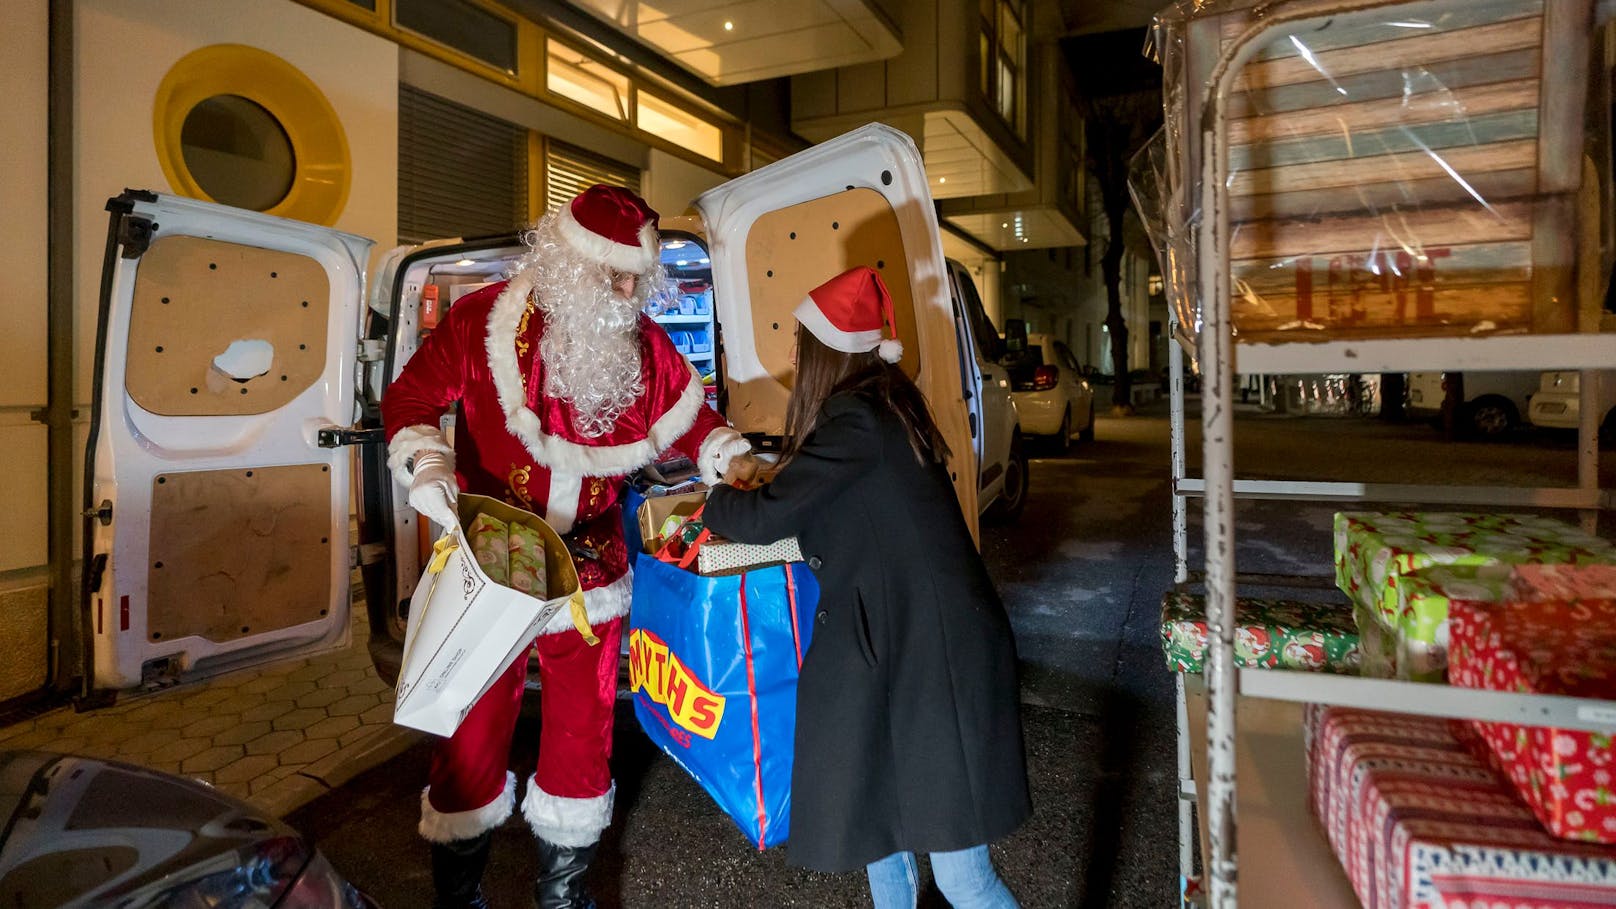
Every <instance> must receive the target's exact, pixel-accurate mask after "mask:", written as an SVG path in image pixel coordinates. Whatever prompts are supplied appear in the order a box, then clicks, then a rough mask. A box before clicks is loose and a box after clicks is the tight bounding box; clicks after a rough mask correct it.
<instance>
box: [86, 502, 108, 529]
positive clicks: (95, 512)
mask: <svg viewBox="0 0 1616 909" xmlns="http://www.w3.org/2000/svg"><path fill="white" fill-rule="evenodd" d="M84 517H86V518H95V519H96V520H97V521H100V522H101V526H102V527H107V526H110V525H111V524H112V500H111V499H102V500H101V505H100V507H98V508H91V509H88V510H86V511H85V512H84Z"/></svg>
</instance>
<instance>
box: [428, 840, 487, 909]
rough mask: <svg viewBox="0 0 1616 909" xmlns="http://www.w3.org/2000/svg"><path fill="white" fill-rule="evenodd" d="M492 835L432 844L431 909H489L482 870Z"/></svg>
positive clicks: (485, 863) (485, 862) (485, 865)
mask: <svg viewBox="0 0 1616 909" xmlns="http://www.w3.org/2000/svg"><path fill="white" fill-rule="evenodd" d="M492 841H493V833H492V832H489V833H484V834H482V835H481V836H474V837H470V838H468V839H463V840H453V841H451V842H447V843H433V844H432V887H433V890H434V891H435V895H434V897H433V899H432V909H488V901H487V900H485V899H483V888H482V880H483V869H484V868H485V867H487V866H488V847H489V845H490V844H491V843H492Z"/></svg>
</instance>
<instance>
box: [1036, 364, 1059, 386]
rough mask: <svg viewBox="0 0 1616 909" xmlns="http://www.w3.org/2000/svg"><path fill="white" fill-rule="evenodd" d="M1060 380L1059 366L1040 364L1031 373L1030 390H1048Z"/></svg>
mask: <svg viewBox="0 0 1616 909" xmlns="http://www.w3.org/2000/svg"><path fill="white" fill-rule="evenodd" d="M1059 381H1060V368H1059V367H1056V366H1040V367H1038V369H1037V370H1035V371H1034V372H1033V374H1032V390H1033V391H1048V390H1049V389H1051V388H1054V387H1055V384H1056V383H1057V382H1059Z"/></svg>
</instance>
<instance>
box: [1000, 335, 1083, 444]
mask: <svg viewBox="0 0 1616 909" xmlns="http://www.w3.org/2000/svg"><path fill="white" fill-rule="evenodd" d="M1010 338H1011V341H1010V344H1011V346H1012V347H1016V346H1020V347H1021V349H1020V350H1015V349H1012V350H1009V351H1008V352H1006V353H1005V359H1004V363H1005V366H1006V367H1008V368H1009V370H1010V388H1011V391H1012V394H1011V397H1012V398H1014V399H1015V402H1016V412H1017V413H1018V414H1020V416H1021V429H1022V431H1023V432H1025V433H1027V434H1028V435H1034V436H1043V437H1046V438H1049V439H1051V440H1053V441H1054V442H1055V444H1056V445H1058V446H1060V449H1061V450H1062V451H1065V450H1066V448H1067V446H1069V445H1071V443H1072V437H1073V436H1076V437H1077V438H1079V439H1082V440H1083V441H1085V442H1087V441H1090V440H1092V439H1093V438H1094V388H1093V387H1092V386H1091V385H1090V384H1089V381H1088V379H1087V378H1085V377H1084V375H1083V367H1082V365H1081V364H1079V363H1078V361H1077V357H1076V356H1075V355H1074V354H1073V353H1072V350H1071V348H1070V347H1067V346H1066V343H1065V342H1063V341H1059V340H1056V339H1054V338H1051V337H1050V336H1048V335H1041V334H1030V335H1027V336H1026V341H1025V344H1024V345H1023V344H1021V339H1020V338H1018V337H1016V333H1015V332H1011V333H1010Z"/></svg>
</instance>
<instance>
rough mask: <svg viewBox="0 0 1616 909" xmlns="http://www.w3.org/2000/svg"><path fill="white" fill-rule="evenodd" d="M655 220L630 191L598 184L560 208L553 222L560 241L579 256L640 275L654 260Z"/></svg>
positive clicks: (640, 200) (652, 213)
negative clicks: (558, 232)
mask: <svg viewBox="0 0 1616 909" xmlns="http://www.w3.org/2000/svg"><path fill="white" fill-rule="evenodd" d="M657 217H658V216H657V213H656V212H655V211H654V210H652V208H651V206H649V205H646V204H645V200H644V199H641V198H640V197H639V196H637V195H635V194H634V193H632V192H630V191H629V190H626V189H624V188H622V187H621V186H606V185H604V184H600V183H597V184H595V185H594V186H591V187H589V188H588V189H586V190H584V191H583V192H581V193H579V194H578V195H577V196H576V197H574V198H573V200H572V201H571V202H569V203H567V204H566V205H565V206H563V207H562V208H561V210H560V211H559V212H558V213H557V215H556V220H557V224H558V225H559V229H560V231H561V239H563V240H565V241H566V243H567V245H568V246H571V247H572V248H573V250H574V251H575V252H577V253H578V254H579V255H581V256H583V257H584V258H586V259H588V260H589V261H591V262H598V263H600V264H601V265H605V266H607V267H609V268H615V269H617V270H618V271H626V272H633V273H634V274H642V273H644V272H645V271H646V270H647V269H649V268H650V267H651V264H652V263H653V262H655V261H656V259H657V253H658V247H657Z"/></svg>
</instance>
